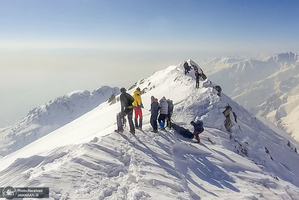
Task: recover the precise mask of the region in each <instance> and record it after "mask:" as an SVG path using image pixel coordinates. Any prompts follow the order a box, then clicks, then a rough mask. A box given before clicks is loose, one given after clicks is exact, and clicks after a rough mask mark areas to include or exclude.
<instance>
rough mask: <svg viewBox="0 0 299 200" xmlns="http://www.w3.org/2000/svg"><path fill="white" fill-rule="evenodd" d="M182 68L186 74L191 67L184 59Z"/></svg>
mask: <svg viewBox="0 0 299 200" xmlns="http://www.w3.org/2000/svg"><path fill="white" fill-rule="evenodd" d="M184 69H185V75H187V74H188V73H189V71H190V70H191V67H190V66H189V65H188V63H187V61H185V63H184Z"/></svg>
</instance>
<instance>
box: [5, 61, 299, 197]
mask: <svg viewBox="0 0 299 200" xmlns="http://www.w3.org/2000/svg"><path fill="white" fill-rule="evenodd" d="M189 62H191V61H189ZM201 85H202V87H201V88H200V89H196V88H195V80H194V75H193V72H191V73H190V75H187V76H185V75H184V71H183V67H182V65H181V64H180V65H178V66H170V67H168V68H166V69H165V70H162V71H158V72H156V73H154V74H153V75H152V76H150V77H148V78H146V79H143V80H140V81H137V82H136V84H135V85H134V86H133V87H132V88H131V90H129V91H128V92H129V93H133V91H134V90H135V89H136V87H140V88H141V89H142V90H144V91H145V93H144V94H143V95H142V98H143V104H144V106H145V108H144V109H143V114H144V127H143V129H144V130H143V131H137V132H136V137H134V136H132V135H131V134H130V133H129V132H128V131H126V132H125V133H124V134H117V133H115V132H113V130H114V129H115V128H116V125H115V118H116V117H115V115H116V113H117V112H119V109H120V105H119V103H116V104H108V103H107V102H104V103H102V104H101V105H99V106H98V107H96V108H95V109H93V110H92V111H90V112H88V113H86V114H85V115H83V116H81V117H79V118H77V119H75V120H73V121H72V122H70V123H68V124H66V125H65V126H63V127H61V128H59V129H57V130H55V131H53V132H51V133H49V134H47V135H45V136H43V137H41V138H40V139H38V140H35V141H34V142H32V143H30V144H28V145H26V146H24V147H23V148H21V149H19V150H18V151H15V152H13V153H10V154H9V155H7V156H5V157H3V158H1V159H0V163H1V165H0V170H1V171H0V177H1V178H0V186H1V187H3V186H7V185H10V186H44V187H50V199H55V200H58V199H61V200H62V199H72V200H73V199H80V200H82V199H107V200H108V199H111V200H118V199H138V200H139V199H163V200H164V199H165V200H167V199H180V200H183V199H184V200H187V199H194V200H197V199H299V168H298V166H299V155H298V154H297V153H296V152H295V148H296V149H298V147H299V144H298V143H297V142H296V141H294V140H293V139H292V138H287V139H286V138H285V137H284V133H280V134H278V133H275V132H273V131H272V130H271V129H270V128H268V127H267V126H265V125H264V124H262V123H261V122H260V121H259V120H257V119H256V118H254V117H253V116H252V115H251V114H250V113H249V112H247V111H246V110H245V109H243V108H242V107H240V106H239V105H238V104H237V103H236V102H234V101H232V100H231V99H230V98H228V97H227V96H226V95H224V94H222V97H219V96H217V95H216V91H215V90H214V89H213V83H212V82H211V81H209V80H206V81H202V82H201ZM152 95H154V96H155V97H157V98H159V99H160V98H162V97H163V96H165V97H166V98H169V99H172V100H173V102H174V104H175V110H174V115H173V119H174V121H175V122H176V123H177V124H180V125H181V126H183V127H185V128H188V129H190V130H192V127H191V125H190V124H189V123H190V121H191V120H194V119H195V118H196V117H197V118H200V119H201V120H203V122H204V125H205V131H204V133H202V134H201V141H202V143H201V144H195V143H193V142H192V141H191V140H190V139H185V138H183V137H182V136H180V135H179V134H177V133H176V132H174V130H166V131H160V132H159V133H152V132H151V131H150V130H151V127H150V125H149V117H150V116H149V111H148V109H149V106H150V97H151V96H152ZM227 104H229V105H230V106H231V107H232V109H233V111H234V112H235V113H236V114H237V116H238V121H237V123H236V122H234V121H233V119H232V121H233V125H232V127H231V132H230V133H229V132H227V131H226V130H225V128H224V125H223V123H224V120H225V117H224V115H223V114H222V112H223V111H224V109H225V107H226V106H227Z"/></svg>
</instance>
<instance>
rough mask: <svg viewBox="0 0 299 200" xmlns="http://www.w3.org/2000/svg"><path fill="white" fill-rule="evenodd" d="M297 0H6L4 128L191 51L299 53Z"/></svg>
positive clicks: (2, 4) (1, 46)
mask: <svg viewBox="0 0 299 200" xmlns="http://www.w3.org/2000/svg"><path fill="white" fill-rule="evenodd" d="M298 8H299V1H298V0H287V1H284V0H279V1H278V0H180V1H178V0H177V1H176V0H122V1H120V0H105V1H104V0H48V1H42V0H26V1H25V0H0V62H1V64H0V68H1V74H0V76H1V77H0V92H1V100H0V110H1V113H0V127H4V126H5V125H10V124H12V123H15V122H16V121H18V120H20V119H21V118H23V117H25V116H26V114H27V113H28V112H29V110H31V109H33V108H34V107H36V106H39V105H42V104H44V103H47V102H48V101H49V100H51V99H53V98H55V97H58V96H61V95H64V94H66V93H68V92H71V91H74V90H79V89H87V90H90V91H92V90H94V89H97V88H99V87H101V86H103V85H109V86H118V87H121V86H125V87H128V86H130V85H131V84H133V83H134V82H136V81H137V80H139V79H142V78H145V77H147V76H149V75H151V74H152V73H153V72H154V71H156V70H159V69H163V68H166V67H168V66H169V65H176V64H178V63H180V62H182V61H184V60H186V59H189V58H191V59H193V60H194V61H197V60H201V59H204V58H211V57H218V56H231V55H251V54H255V53H273V54H275V53H281V52H289V51H295V52H299V21H298V20H299V12H298Z"/></svg>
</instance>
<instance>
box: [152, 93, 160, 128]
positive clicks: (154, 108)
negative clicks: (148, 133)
mask: <svg viewBox="0 0 299 200" xmlns="http://www.w3.org/2000/svg"><path fill="white" fill-rule="evenodd" d="M151 101H152V103H151V110H150V111H151V118H150V123H151V125H152V127H153V132H154V133H157V132H158V123H157V119H158V112H159V103H158V99H156V98H155V97H154V96H151Z"/></svg>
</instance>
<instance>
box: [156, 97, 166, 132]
mask: <svg viewBox="0 0 299 200" xmlns="http://www.w3.org/2000/svg"><path fill="white" fill-rule="evenodd" d="M159 108H160V115H159V118H158V122H159V125H160V127H161V129H164V126H165V119H166V118H167V115H168V103H167V100H166V98H165V97H162V99H160V103H159Z"/></svg>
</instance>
